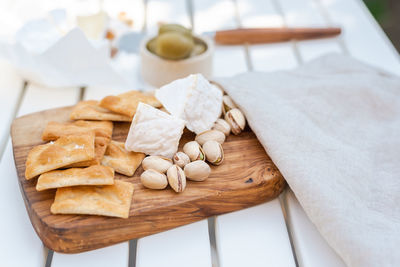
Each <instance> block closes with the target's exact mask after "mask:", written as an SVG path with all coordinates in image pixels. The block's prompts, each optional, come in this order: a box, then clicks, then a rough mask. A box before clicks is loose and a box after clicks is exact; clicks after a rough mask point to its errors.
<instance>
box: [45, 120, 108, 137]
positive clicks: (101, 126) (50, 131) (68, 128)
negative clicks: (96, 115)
mask: <svg viewBox="0 0 400 267" xmlns="http://www.w3.org/2000/svg"><path fill="white" fill-rule="evenodd" d="M89 131H93V132H94V133H95V135H96V137H104V138H108V139H111V136H112V132H113V123H112V122H111V121H84V120H78V121H73V122H55V121H51V122H49V123H48V124H47V126H46V128H45V129H44V131H43V134H42V140H43V141H53V140H57V139H58V138H59V137H61V136H65V135H74V134H85V133H87V132H89Z"/></svg>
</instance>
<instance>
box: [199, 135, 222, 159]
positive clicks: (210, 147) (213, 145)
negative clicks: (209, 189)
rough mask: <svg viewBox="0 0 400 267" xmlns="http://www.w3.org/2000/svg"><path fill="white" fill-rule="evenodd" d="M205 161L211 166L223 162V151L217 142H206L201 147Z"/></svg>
mask: <svg viewBox="0 0 400 267" xmlns="http://www.w3.org/2000/svg"><path fill="white" fill-rule="evenodd" d="M203 150H204V153H205V154H206V157H207V161H208V162H210V163H211V164H213V165H220V164H221V163H222V162H223V161H224V150H223V149H222V145H221V144H220V143H218V142H217V141H212V140H211V141H207V142H205V143H204V145H203Z"/></svg>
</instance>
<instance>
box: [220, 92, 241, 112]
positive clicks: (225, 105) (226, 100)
mask: <svg viewBox="0 0 400 267" xmlns="http://www.w3.org/2000/svg"><path fill="white" fill-rule="evenodd" d="M236 107H237V106H236V104H235V102H233V100H232V98H231V97H230V96H229V95H224V96H223V97H222V112H223V113H224V114H226V113H227V112H228V111H229V110H231V109H234V108H236Z"/></svg>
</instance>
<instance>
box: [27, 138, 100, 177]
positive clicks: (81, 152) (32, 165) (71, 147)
mask: <svg viewBox="0 0 400 267" xmlns="http://www.w3.org/2000/svg"><path fill="white" fill-rule="evenodd" d="M94 139H95V137H94V133H93V132H89V133H87V134H83V135H68V136H62V137H60V138H59V139H57V141H55V142H50V143H47V144H44V145H39V146H36V147H34V148H33V149H32V150H31V151H29V154H28V157H27V160H26V169H25V178H26V179H27V180H29V179H32V178H34V177H36V176H37V175H39V174H42V173H45V172H48V171H52V170H55V169H58V168H61V167H65V166H67V165H70V164H72V163H76V162H80V161H85V160H91V159H94V156H95V153H94Z"/></svg>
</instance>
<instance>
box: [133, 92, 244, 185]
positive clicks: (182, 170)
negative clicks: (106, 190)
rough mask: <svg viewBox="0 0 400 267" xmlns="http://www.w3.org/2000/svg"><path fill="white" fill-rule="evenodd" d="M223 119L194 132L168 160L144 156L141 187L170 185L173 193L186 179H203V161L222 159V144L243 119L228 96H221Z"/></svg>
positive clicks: (207, 169)
mask: <svg viewBox="0 0 400 267" xmlns="http://www.w3.org/2000/svg"><path fill="white" fill-rule="evenodd" d="M222 114H223V117H224V119H223V118H219V119H218V120H217V121H216V122H215V123H214V126H213V127H212V129H211V130H208V131H205V132H202V133H200V134H198V135H196V138H195V140H194V141H190V142H187V143H186V144H185V145H184V146H183V152H182V151H179V152H177V153H176V154H175V155H174V156H173V158H172V159H169V158H165V157H161V156H148V157H146V158H145V159H144V160H143V162H142V167H143V169H144V172H143V173H142V175H141V176H140V180H141V182H142V184H143V186H145V187H147V188H150V189H164V188H166V187H167V186H168V184H169V185H170V187H171V188H172V189H173V190H174V191H175V192H177V193H180V192H183V191H184V190H185V188H186V179H189V180H192V181H197V182H200V181H204V180H206V179H207V178H208V177H209V176H210V173H211V168H210V166H209V165H208V164H207V162H208V163H210V164H212V165H220V164H222V162H223V161H224V150H223V148H222V144H223V143H224V142H225V138H226V137H227V136H229V134H230V133H231V132H232V133H233V134H234V135H238V134H240V133H241V132H242V131H243V130H244V128H245V126H246V119H245V117H244V115H243V113H242V112H241V111H240V110H239V109H238V108H237V107H236V105H235V103H234V102H233V101H232V99H231V98H230V97H229V96H228V95H224V96H223V105H222Z"/></svg>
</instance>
